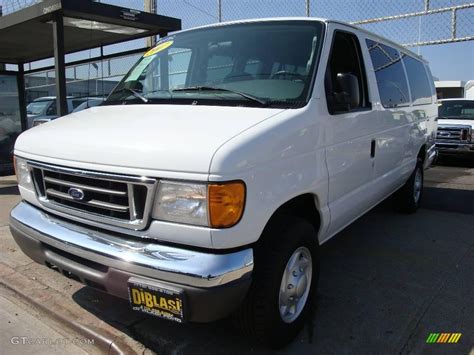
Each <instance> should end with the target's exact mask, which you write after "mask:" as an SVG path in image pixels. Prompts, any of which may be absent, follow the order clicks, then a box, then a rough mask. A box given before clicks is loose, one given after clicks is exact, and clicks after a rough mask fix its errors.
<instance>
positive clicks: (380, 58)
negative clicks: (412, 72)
mask: <svg viewBox="0 0 474 355" xmlns="http://www.w3.org/2000/svg"><path fill="white" fill-rule="evenodd" d="M366 43H367V48H368V50H369V53H370V58H371V60H372V65H373V67H374V71H375V76H376V78H377V86H378V89H379V94H380V100H381V102H382V105H383V106H384V107H397V106H401V105H406V104H408V103H409V102H410V96H409V94H408V84H407V80H406V77H405V71H404V70H403V64H402V60H401V56H400V53H399V52H398V51H397V50H396V49H394V48H392V47H389V46H387V45H385V44H382V43H378V42H375V41H372V40H370V39H367V40H366Z"/></svg>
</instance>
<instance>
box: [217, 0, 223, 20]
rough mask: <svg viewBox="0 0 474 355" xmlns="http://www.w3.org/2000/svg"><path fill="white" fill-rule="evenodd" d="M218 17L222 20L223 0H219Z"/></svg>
mask: <svg viewBox="0 0 474 355" xmlns="http://www.w3.org/2000/svg"><path fill="white" fill-rule="evenodd" d="M217 18H218V19H219V22H222V0H217Z"/></svg>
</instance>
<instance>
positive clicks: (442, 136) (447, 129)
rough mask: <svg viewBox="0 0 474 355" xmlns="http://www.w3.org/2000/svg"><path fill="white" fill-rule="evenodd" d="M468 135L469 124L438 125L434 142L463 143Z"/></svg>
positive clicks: (469, 132) (467, 138)
mask: <svg viewBox="0 0 474 355" xmlns="http://www.w3.org/2000/svg"><path fill="white" fill-rule="evenodd" d="M470 136H471V128H470V127H469V126H454V125H453V126H438V132H437V134H436V143H441V144H442V143H464V142H467V141H468V140H469V137H470Z"/></svg>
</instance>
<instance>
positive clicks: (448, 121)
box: [438, 118, 474, 128]
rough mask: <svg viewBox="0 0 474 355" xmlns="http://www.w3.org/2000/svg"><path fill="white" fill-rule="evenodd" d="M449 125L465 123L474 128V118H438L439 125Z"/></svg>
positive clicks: (464, 124)
mask: <svg viewBox="0 0 474 355" xmlns="http://www.w3.org/2000/svg"><path fill="white" fill-rule="evenodd" d="M448 125H454V126H456V125H463V126H471V128H474V120H469V119H465V120H459V119H454V118H453V119H451V118H439V119H438V126H448Z"/></svg>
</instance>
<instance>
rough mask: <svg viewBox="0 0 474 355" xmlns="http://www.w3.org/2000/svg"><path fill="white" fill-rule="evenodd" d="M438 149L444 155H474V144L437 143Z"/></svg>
mask: <svg viewBox="0 0 474 355" xmlns="http://www.w3.org/2000/svg"><path fill="white" fill-rule="evenodd" d="M436 149H438V151H439V153H442V154H474V143H445V142H443V143H440V142H436Z"/></svg>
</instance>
